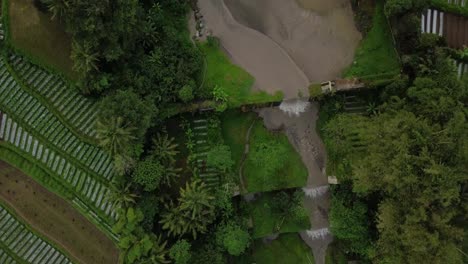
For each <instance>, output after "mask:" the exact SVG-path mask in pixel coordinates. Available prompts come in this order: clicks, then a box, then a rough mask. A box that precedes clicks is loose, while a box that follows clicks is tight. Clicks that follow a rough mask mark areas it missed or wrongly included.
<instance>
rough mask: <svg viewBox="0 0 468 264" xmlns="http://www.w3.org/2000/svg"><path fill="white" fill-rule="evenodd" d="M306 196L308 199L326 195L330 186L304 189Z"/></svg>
mask: <svg viewBox="0 0 468 264" xmlns="http://www.w3.org/2000/svg"><path fill="white" fill-rule="evenodd" d="M302 190H303V191H304V193H305V195H306V196H308V197H312V198H316V197H319V196H322V195H324V194H325V193H326V192H327V191H328V185H324V186H320V187H315V188H302Z"/></svg>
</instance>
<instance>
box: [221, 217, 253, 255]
mask: <svg viewBox="0 0 468 264" xmlns="http://www.w3.org/2000/svg"><path fill="white" fill-rule="evenodd" d="M216 241H217V243H218V245H220V246H222V247H223V248H224V249H226V250H227V252H228V253H229V254H231V255H233V256H239V255H241V254H242V253H244V251H245V250H246V249H247V248H248V247H249V245H250V234H249V233H248V232H247V231H245V230H244V229H242V228H241V227H240V226H238V225H236V224H234V223H228V224H226V225H224V226H222V227H221V228H219V229H218V231H217V232H216Z"/></svg>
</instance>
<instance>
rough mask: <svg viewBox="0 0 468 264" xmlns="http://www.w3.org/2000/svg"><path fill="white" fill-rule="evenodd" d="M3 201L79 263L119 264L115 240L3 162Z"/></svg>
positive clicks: (0, 167) (0, 174)
mask: <svg viewBox="0 0 468 264" xmlns="http://www.w3.org/2000/svg"><path fill="white" fill-rule="evenodd" d="M0 198H1V199H2V200H3V201H5V202H6V203H7V204H8V205H9V206H10V207H11V208H13V209H14V210H15V212H16V213H17V214H18V215H19V216H20V217H21V218H22V219H24V221H26V223H28V224H29V225H30V226H32V227H33V228H34V229H35V230H37V231H38V232H40V233H41V234H43V235H45V236H46V237H48V238H49V239H50V240H51V241H54V242H55V243H57V244H58V245H60V246H62V248H64V249H65V250H66V251H67V252H68V253H69V254H70V255H71V256H72V257H73V258H74V259H76V260H78V261H79V262H80V263H89V264H97V263H109V264H110V263H118V258H119V255H118V250H117V248H116V246H115V245H114V243H113V242H112V240H110V239H109V238H108V237H107V236H106V235H105V234H104V233H102V232H101V231H100V230H99V229H98V228H97V227H95V226H94V224H93V223H91V222H90V221H89V220H87V219H86V218H85V217H84V216H83V215H81V214H80V213H79V212H78V211H77V210H76V209H74V208H73V207H72V206H71V205H70V204H69V203H67V202H66V201H65V200H63V199H62V198H60V197H58V196H57V195H55V194H53V193H51V192H49V191H48V190H47V189H45V188H44V187H42V186H41V185H39V184H38V183H37V182H35V181H33V180H32V179H30V178H29V177H28V176H26V175H25V174H24V173H23V172H21V171H19V170H18V169H16V168H14V167H12V166H11V165H9V164H8V163H6V162H3V161H0Z"/></svg>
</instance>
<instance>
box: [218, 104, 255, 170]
mask: <svg viewBox="0 0 468 264" xmlns="http://www.w3.org/2000/svg"><path fill="white" fill-rule="evenodd" d="M256 118H257V116H256V114H254V113H252V112H249V113H242V112H240V111H238V110H229V111H227V112H225V113H223V115H222V116H221V128H222V134H223V138H224V142H225V143H226V145H228V146H229V147H230V148H231V154H232V159H233V160H234V162H235V168H236V171H238V169H239V166H240V162H241V159H242V156H243V154H244V149H245V139H246V138H245V137H246V135H247V131H248V129H249V127H250V126H251V125H252V122H253V121H254V120H255V119H256ZM257 122H261V120H258V121H257Z"/></svg>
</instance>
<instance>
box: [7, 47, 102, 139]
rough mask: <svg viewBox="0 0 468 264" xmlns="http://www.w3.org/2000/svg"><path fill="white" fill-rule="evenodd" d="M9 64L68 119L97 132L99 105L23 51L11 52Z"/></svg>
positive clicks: (91, 133) (82, 127)
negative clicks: (30, 59) (38, 64)
mask: <svg viewBox="0 0 468 264" xmlns="http://www.w3.org/2000/svg"><path fill="white" fill-rule="evenodd" d="M9 64H10V65H11V67H12V68H13V70H14V71H15V72H16V74H17V75H18V76H19V77H20V78H21V79H22V80H23V82H24V83H25V85H27V86H28V87H30V88H33V89H34V90H35V91H36V92H38V93H39V94H40V95H41V96H42V97H44V98H45V99H46V100H47V101H48V102H50V103H51V105H52V106H54V107H55V108H56V109H57V110H58V111H59V112H60V113H61V114H62V116H64V117H65V119H66V120H67V121H68V122H69V123H70V124H71V125H73V126H74V127H76V128H77V129H79V130H80V131H82V132H83V133H85V134H86V135H88V136H91V137H95V136H96V129H95V126H94V125H95V123H96V113H97V112H98V111H97V105H96V104H95V103H94V102H93V101H92V100H90V99H87V98H86V97H84V96H82V95H81V94H80V93H79V92H78V91H77V90H75V89H73V88H72V87H70V86H69V85H68V84H67V83H66V82H64V81H63V79H62V78H61V77H60V76H58V75H55V74H52V73H49V72H48V71H46V70H45V69H43V68H41V67H39V66H36V65H34V64H32V63H30V62H29V61H28V60H27V59H26V58H24V57H22V56H19V55H11V56H10V57H9Z"/></svg>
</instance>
